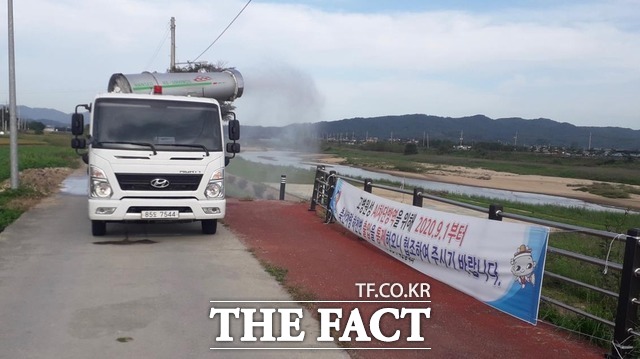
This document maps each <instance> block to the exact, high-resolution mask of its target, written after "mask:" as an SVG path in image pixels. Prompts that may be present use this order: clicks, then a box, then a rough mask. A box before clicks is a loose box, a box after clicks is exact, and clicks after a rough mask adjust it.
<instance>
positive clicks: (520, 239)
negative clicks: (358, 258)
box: [329, 179, 549, 325]
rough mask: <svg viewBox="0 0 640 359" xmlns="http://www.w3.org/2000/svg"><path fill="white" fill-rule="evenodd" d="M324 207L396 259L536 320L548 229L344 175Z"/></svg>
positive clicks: (493, 303) (345, 224) (487, 301)
mask: <svg viewBox="0 0 640 359" xmlns="http://www.w3.org/2000/svg"><path fill="white" fill-rule="evenodd" d="M329 206H330V208H331V210H332V211H333V214H334V216H335V218H336V220H337V221H338V222H339V223H340V224H342V225H343V226H344V227H345V228H347V229H348V230H350V231H351V232H353V233H354V234H356V235H358V236H359V237H361V238H363V239H365V240H367V241H368V242H370V243H371V244H373V245H375V246H377V247H378V248H379V249H381V250H383V251H384V252H386V253H387V254H389V255H391V256H393V257H394V258H396V259H398V260H400V261H402V262H404V263H406V264H407V265H409V266H411V267H413V268H415V269H416V270H418V271H420V272H422V273H424V274H426V275H428V276H430V277H432V278H434V279H437V280H439V281H441V282H443V283H446V284H448V285H450V286H452V287H453V288H456V289H457V290H460V291H461V292H464V293H466V294H469V295H471V296H472V297H474V298H476V299H478V300H481V301H483V302H485V303H486V304H488V305H490V306H492V307H494V308H496V309H499V310H501V311H503V312H505V313H508V314H510V315H513V316H515V317H517V318H519V319H522V320H524V321H526V322H528V323H531V324H534V325H535V324H536V322H537V317H538V308H539V303H540V293H541V290H542V276H543V273H544V262H545V257H546V252H547V241H548V238H549V229H548V228H546V227H540V226H534V225H527V224H521V223H512V222H501V221H494V220H489V219H483V218H476V217H470V216H464V215H458V214H453V213H448V212H440V211H435V210H431V209H428V208H421V207H415V206H410V205H407V204H403V203H398V202H394V201H392V200H389V199H386V198H382V197H378V196H375V195H373V194H371V193H368V192H365V191H362V190H360V189H358V188H356V187H354V186H352V185H350V184H349V183H347V182H345V181H343V180H342V179H339V180H338V182H337V184H336V188H335V191H334V195H333V197H332V198H331V202H330V204H329Z"/></svg>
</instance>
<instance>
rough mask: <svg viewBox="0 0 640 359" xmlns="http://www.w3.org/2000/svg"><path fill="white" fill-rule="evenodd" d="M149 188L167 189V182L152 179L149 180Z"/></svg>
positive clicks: (163, 179)
mask: <svg viewBox="0 0 640 359" xmlns="http://www.w3.org/2000/svg"><path fill="white" fill-rule="evenodd" d="M151 186H152V187H155V188H158V189H162V188H167V187H169V180H168V179H166V178H154V179H152V180H151Z"/></svg>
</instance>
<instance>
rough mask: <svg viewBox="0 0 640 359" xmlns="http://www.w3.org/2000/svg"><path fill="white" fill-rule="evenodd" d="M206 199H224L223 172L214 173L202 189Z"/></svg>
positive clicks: (221, 170)
mask: <svg viewBox="0 0 640 359" xmlns="http://www.w3.org/2000/svg"><path fill="white" fill-rule="evenodd" d="M204 195H205V197H207V198H224V170H223V169H219V170H217V171H215V172H214V173H213V174H212V175H211V178H210V179H209V183H207V187H206V188H205V189H204Z"/></svg>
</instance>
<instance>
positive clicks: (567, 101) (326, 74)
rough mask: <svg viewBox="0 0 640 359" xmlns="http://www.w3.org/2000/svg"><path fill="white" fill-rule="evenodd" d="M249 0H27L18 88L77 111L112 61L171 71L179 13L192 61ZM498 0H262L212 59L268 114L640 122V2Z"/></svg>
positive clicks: (25, 95)
mask: <svg viewBox="0 0 640 359" xmlns="http://www.w3.org/2000/svg"><path fill="white" fill-rule="evenodd" d="M245 3H246V2H245V1H244V0H219V1H215V2H213V1H205V0H191V1H181V2H171V1H165V0H163V1H151V0H114V1H106V0H94V1H85V2H78V1H56V2H51V1H44V0H23V1H20V2H19V3H16V5H15V6H14V8H15V14H16V16H15V17H16V21H15V26H16V63H17V70H18V73H17V75H18V101H19V103H20V104H25V105H28V106H38V107H53V108H57V109H60V110H63V111H70V110H71V109H72V108H73V106H74V105H75V104H76V103H79V102H86V101H89V100H90V99H91V98H92V97H93V96H94V95H95V93H97V92H99V91H104V90H105V89H106V83H107V81H108V79H109V76H110V75H111V74H112V73H115V72H123V73H138V72H141V71H144V70H157V71H164V70H165V69H166V68H167V67H168V63H169V58H168V54H169V50H168V44H169V42H168V41H167V39H166V30H167V27H168V22H169V18H170V17H172V16H175V17H176V21H177V36H176V37H177V54H178V55H177V58H178V60H179V61H186V60H192V59H194V58H195V56H197V55H198V54H200V53H201V52H202V51H203V50H204V49H205V48H206V47H207V46H208V45H209V44H210V43H211V42H212V41H213V39H215V37H216V36H218V34H220V32H221V31H222V30H223V29H224V27H225V26H226V25H227V24H228V22H229V21H230V20H231V19H232V18H233V17H234V16H235V15H236V14H237V12H238V11H239V10H240V9H241V8H242V6H244V4H245ZM499 4H500V3H487V6H486V8H484V9H460V8H457V9H453V8H451V9H447V8H446V7H445V6H446V4H445V5H442V6H440V8H439V9H438V10H420V11H415V10H414V11H412V12H409V11H406V10H403V9H402V8H401V6H402V2H397V4H396V6H397V7H398V10H396V11H393V10H389V9H386V10H385V11H379V12H376V11H372V10H371V9H363V10H362V11H353V10H351V11H346V10H343V11H333V10H327V9H323V8H322V7H321V6H322V5H320V3H319V2H313V1H312V2H311V3H310V5H302V4H299V5H296V4H281V3H272V2H268V1H254V2H252V3H251V5H249V7H248V8H247V9H246V10H245V12H244V13H243V14H242V16H241V17H240V18H238V20H237V21H236V23H234V24H233V26H232V27H231V28H230V29H229V31H228V32H227V33H226V34H225V35H224V36H223V37H222V38H221V39H220V40H219V41H218V42H217V43H216V44H215V45H214V46H213V47H212V48H211V50H209V51H208V52H207V53H206V54H205V55H204V56H202V58H201V59H203V60H209V61H211V62H216V61H219V60H221V61H224V62H226V63H227V64H228V65H230V66H234V67H236V68H237V69H238V70H239V71H240V72H242V73H243V75H244V77H245V82H246V92H245V95H244V96H245V97H243V98H241V99H239V100H238V102H237V106H238V113H239V114H243V115H245V114H246V115H247V116H248V117H252V118H255V119H258V118H260V121H261V122H265V123H271V122H272V121H274V120H273V119H270V118H267V117H265V116H266V114H264V113H261V112H260V110H257V109H256V108H255V107H257V105H258V104H259V105H260V106H261V107H262V108H267V107H271V108H270V110H271V113H272V114H277V116H276V117H278V119H281V120H283V121H316V120H337V119H341V118H348V117H358V116H376V115H386V114H391V113H395V114H401V113H416V112H419V113H430V114H437V115H443V116H458V115H469V114H476V113H484V114H486V115H488V116H491V117H510V116H522V117H549V118H552V119H554V120H558V121H563V122H571V123H574V124H576V125H600V124H605V123H606V124H607V125H612V124H613V125H619V126H627V127H632V128H638V126H639V125H637V123H640V122H639V121H638V120H639V118H638V116H639V115H638V114H639V113H640V105H636V103H637V100H636V99H637V98H638V97H639V95H640V88H639V87H640V86H638V85H635V84H638V83H639V82H638V80H640V68H639V67H638V66H637V64H638V63H640V36H639V35H640V26H639V25H637V24H639V23H640V3H639V2H638V1H624V0H621V1H605V2H593V3H568V4H556V3H555V2H551V3H543V5H542V6H540V7H534V6H533V5H531V4H526V5H521V4H515V3H509V4H508V5H502V6H501V5H499ZM489 5H491V6H489ZM518 6H527V7H526V8H522V7H518ZM5 11H6V10H5ZM5 16H6V14H5ZM0 31H4V32H2V33H0V36H2V38H4V39H6V29H0ZM163 41H164V46H163V47H162V48H161V50H160V52H159V55H158V56H154V54H155V53H156V51H157V49H158V48H159V44H161V43H163ZM0 46H3V45H2V44H1V43H0ZM148 64H151V66H150V67H151V68H146V67H147V65H148ZM0 66H2V67H3V68H5V69H6V68H7V67H6V59H0ZM265 69H272V73H267V72H265V71H264V70H265ZM276 73H279V75H280V76H282V77H283V78H282V79H279V78H278V75H276ZM285 77H286V78H287V79H297V80H295V81H288V82H287V81H282V80H283V79H284V78H285ZM5 78H6V77H5ZM265 83H272V84H273V86H272V87H271V86H267V87H265V86H263V84H265ZM293 83H295V84H296V86H299V87H298V88H295V87H291V85H292V84H293ZM287 86H288V87H287ZM268 87H271V89H270V92H269V91H266V89H267V88H268ZM252 91H255V92H253V93H252ZM291 91H293V92H294V93H295V94H296V95H298V101H297V102H296V101H293V100H292V99H293V98H294V96H292V93H291ZM6 97H7V91H6V90H5V88H4V86H3V87H0V100H4V98H6ZM307 98H308V99H313V101H311V100H310V102H309V106H302V105H301V104H303V103H304V101H305V99H307ZM287 101H289V102H287ZM575 101H579V102H580V104H579V105H578V104H576V103H575ZM254 105H256V106H254ZM242 106H246V107H242ZM289 109H290V110H292V111H302V114H301V115H294V114H292V113H286V111H287V110H289ZM605 118H606V122H605ZM240 119H241V120H242V118H240ZM273 123H275V122H273Z"/></svg>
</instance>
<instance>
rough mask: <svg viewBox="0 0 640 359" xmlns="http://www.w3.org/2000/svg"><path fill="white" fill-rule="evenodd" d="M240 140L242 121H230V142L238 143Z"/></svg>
mask: <svg viewBox="0 0 640 359" xmlns="http://www.w3.org/2000/svg"><path fill="white" fill-rule="evenodd" d="M239 139H240V121H238V120H229V140H231V141H237V140H239ZM238 152H240V151H238Z"/></svg>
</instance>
